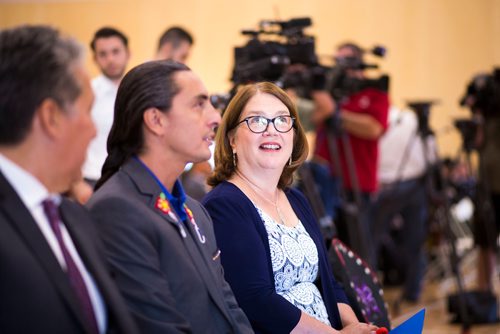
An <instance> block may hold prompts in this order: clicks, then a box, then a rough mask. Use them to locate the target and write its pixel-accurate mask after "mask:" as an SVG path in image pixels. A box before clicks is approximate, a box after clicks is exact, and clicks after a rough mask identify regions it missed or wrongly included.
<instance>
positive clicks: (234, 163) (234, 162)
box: [233, 152, 236, 168]
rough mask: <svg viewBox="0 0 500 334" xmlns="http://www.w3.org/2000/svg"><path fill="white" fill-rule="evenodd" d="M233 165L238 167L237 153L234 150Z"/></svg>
mask: <svg viewBox="0 0 500 334" xmlns="http://www.w3.org/2000/svg"><path fill="white" fill-rule="evenodd" d="M233 166H234V168H236V153H235V152H233Z"/></svg>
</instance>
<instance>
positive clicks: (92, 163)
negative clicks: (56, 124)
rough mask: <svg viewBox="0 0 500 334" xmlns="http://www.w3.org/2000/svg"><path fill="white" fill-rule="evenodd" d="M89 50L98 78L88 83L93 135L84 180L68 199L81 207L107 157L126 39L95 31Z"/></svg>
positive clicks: (124, 63)
mask: <svg viewBox="0 0 500 334" xmlns="http://www.w3.org/2000/svg"><path fill="white" fill-rule="evenodd" d="M90 48H91V49H92V52H93V58H94V62H95V64H96V65H97V67H98V68H99V70H100V71H101V74H100V75H99V76H97V77H96V78H94V79H93V80H92V90H93V91H94V95H95V100H94V105H93V107H92V119H93V120H94V124H95V125H96V128H97V135H96V137H95V138H94V139H93V140H92V141H91V142H90V145H89V148H88V150H87V159H86V160H85V163H84V164H83V169H82V173H83V178H84V179H83V180H81V181H79V182H77V183H75V184H74V185H73V187H72V195H73V196H74V197H75V198H76V199H77V200H78V201H79V202H81V203H82V204H83V203H85V202H86V201H87V200H88V198H89V197H90V195H91V194H92V192H93V188H94V186H95V183H96V182H97V180H98V179H99V178H100V177H101V169H102V165H103V164H104V160H105V159H106V156H107V152H106V140H107V139H108V134H109V130H110V129H111V124H112V123H113V110H114V105H115V98H116V92H117V91H118V85H119V84H120V81H121V79H122V78H123V76H124V75H125V69H126V68H127V64H128V61H129V59H130V51H129V48H128V39H127V37H126V36H125V35H124V34H123V33H122V32H120V31H118V30H117V29H115V28H111V27H103V28H100V29H99V30H97V31H96V32H95V34H94V37H93V38H92V41H91V42H90Z"/></svg>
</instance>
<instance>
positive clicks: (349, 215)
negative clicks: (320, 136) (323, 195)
mask: <svg viewBox="0 0 500 334" xmlns="http://www.w3.org/2000/svg"><path fill="white" fill-rule="evenodd" d="M340 112H341V111H340V104H337V106H336V111H335V113H334V115H335V116H334V118H333V119H332V120H331V122H330V123H329V128H328V129H327V134H326V135H327V143H328V150H329V152H330V157H331V158H332V160H333V162H334V168H335V171H336V173H337V178H338V180H339V185H338V189H339V193H340V199H341V208H342V212H343V217H341V219H339V221H338V222H337V230H338V232H339V237H340V239H341V240H344V241H346V243H347V244H348V245H349V247H350V248H351V249H352V250H353V251H355V252H356V253H357V254H358V255H359V257H361V258H362V259H365V260H367V259H370V251H369V250H370V247H368V238H367V235H366V228H363V226H362V221H361V208H362V198H361V191H360V186H359V180H358V176H357V174H356V166H355V161H354V157H353V153H352V149H351V143H350V140H349V137H348V136H347V133H346V132H345V131H344V130H342V128H341V127H340V126H339V117H340V116H339V115H340ZM337 139H340V143H341V145H342V148H343V152H344V155H345V159H346V162H347V170H346V173H343V172H342V167H341V163H340V161H341V160H340V152H339V147H338V141H337ZM344 174H347V177H348V178H349V180H350V183H351V186H352V195H353V199H354V201H352V200H350V199H348V196H347V193H346V190H345V189H344V187H343V184H342V181H343V180H345V177H346V175H344ZM369 262H372V261H371V260H370V261H369ZM370 264H371V263H370Z"/></svg>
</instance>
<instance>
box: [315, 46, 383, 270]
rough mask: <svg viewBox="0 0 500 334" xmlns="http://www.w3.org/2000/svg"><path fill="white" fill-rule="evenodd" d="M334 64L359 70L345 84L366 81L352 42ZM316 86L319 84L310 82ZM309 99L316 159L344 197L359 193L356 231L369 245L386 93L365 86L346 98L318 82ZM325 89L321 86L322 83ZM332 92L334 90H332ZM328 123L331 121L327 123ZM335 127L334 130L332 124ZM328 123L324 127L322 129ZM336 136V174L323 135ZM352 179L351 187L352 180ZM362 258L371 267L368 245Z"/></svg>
mask: <svg viewBox="0 0 500 334" xmlns="http://www.w3.org/2000/svg"><path fill="white" fill-rule="evenodd" d="M335 59H336V62H337V66H341V65H340V64H342V63H345V62H354V63H357V64H359V65H360V66H356V67H347V68H346V69H345V73H344V75H345V77H346V79H347V80H358V81H360V82H362V81H364V80H365V74H364V67H365V66H363V65H364V62H363V50H362V49H361V48H360V47H359V46H358V45H356V44H354V43H344V44H341V45H340V46H339V47H338V49H337V53H336V57H335ZM315 81H319V82H321V80H315ZM313 86H314V87H313V88H314V89H315V90H313V92H312V94H311V95H312V98H313V101H314V103H315V106H316V108H315V111H314V113H313V122H314V123H315V124H316V126H317V136H316V147H315V157H316V159H317V160H319V161H324V162H326V163H327V164H328V165H329V166H330V170H331V172H332V175H333V176H334V177H336V178H337V179H338V178H339V177H341V179H340V182H341V183H342V187H343V188H344V190H345V192H346V196H347V199H349V200H353V199H354V197H355V195H356V192H360V195H361V196H360V197H361V203H358V204H360V206H361V207H360V208H359V210H360V211H359V221H360V225H361V231H360V233H362V234H364V236H363V239H364V240H365V241H366V242H369V241H370V239H369V237H368V231H369V221H368V216H367V211H368V208H369V205H370V203H371V199H372V196H373V195H374V194H375V192H376V191H377V164H378V140H379V138H380V136H381V135H382V134H383V133H384V131H385V129H386V127H387V115H388V110H389V98H388V94H387V92H386V91H383V90H381V89H378V88H376V87H371V86H366V87H365V88H361V89H360V90H358V91H354V92H350V93H348V95H347V96H341V97H339V96H335V97H334V96H333V95H334V94H332V92H331V91H328V90H327V89H326V87H321V83H320V84H318V83H317V82H316V83H314V84H313ZM325 86H326V85H325ZM332 88H335V87H332ZM332 119H333V120H334V121H333V122H332ZM332 123H335V124H336V126H331V124H332ZM327 124H328V125H327ZM329 131H330V132H331V131H333V132H335V133H334V134H335V135H336V137H337V143H338V145H337V148H338V153H339V154H338V155H339V160H340V164H339V165H340V169H341V170H340V171H338V170H335V169H336V168H335V161H334V159H335V157H333V156H331V153H330V152H331V148H330V147H329V145H328V132H329ZM340 132H344V133H345V135H346V136H347V138H348V140H349V141H350V146H351V147H350V151H351V152H352V157H353V159H352V160H353V164H354V169H355V170H351V169H350V167H349V159H348V157H349V156H348V155H349V154H351V152H349V151H348V149H346V148H345V147H343V146H342V143H341V141H340V140H339V137H340ZM350 175H351V176H354V177H353V179H355V180H357V181H358V182H357V183H358V184H359V189H356V188H357V187H356V184H352V182H351V177H349V176H350ZM368 248H369V249H368V251H367V253H366V254H359V255H360V256H362V257H364V258H365V260H367V261H368V262H369V263H370V264H373V263H374V259H373V258H369V257H372V254H373V252H371V251H370V250H371V249H370V248H371V247H370V246H368Z"/></svg>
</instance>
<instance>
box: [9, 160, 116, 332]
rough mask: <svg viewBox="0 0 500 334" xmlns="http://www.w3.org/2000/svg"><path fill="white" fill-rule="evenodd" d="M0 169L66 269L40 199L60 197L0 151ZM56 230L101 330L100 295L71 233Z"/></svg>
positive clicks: (104, 320) (102, 310) (57, 200)
mask: <svg viewBox="0 0 500 334" xmlns="http://www.w3.org/2000/svg"><path fill="white" fill-rule="evenodd" d="M0 170H1V171H2V173H3V175H4V176H5V178H6V179H7V181H8V182H9V183H10V185H11V186H12V187H13V188H14V190H15V191H16V193H17V194H18V195H19V197H20V198H21V201H22V202H23V204H24V205H25V206H26V208H27V209H28V211H29V212H30V213H31V215H32V217H33V219H34V220H35V222H36V224H37V225H38V228H39V229H40V231H41V232H42V234H43V236H44V237H45V239H46V240H47V243H48V244H49V246H50V249H51V250H52V252H53V253H54V255H55V257H56V259H57V261H58V262H59V264H60V265H61V267H62V268H63V270H66V262H65V261H64V256H63V254H62V251H61V247H60V246H59V243H58V241H57V238H56V235H55V234H54V231H53V230H52V227H50V223H49V220H48V218H47V216H46V215H45V212H44V210H43V205H42V202H43V201H44V200H45V199H47V198H49V197H50V198H51V199H52V200H53V201H54V202H55V203H56V204H57V205H59V204H60V203H61V197H60V196H59V195H55V194H49V192H48V190H47V188H45V186H44V185H43V184H42V183H41V182H40V181H38V179H36V178H35V177H34V176H33V175H31V174H30V173H28V172H27V171H26V170H24V169H22V168H21V167H20V166H18V165H17V164H15V163H14V162H12V161H11V160H9V159H8V158H6V157H5V156H4V155H2V154H0ZM60 229H61V234H62V237H63V240H64V244H65V245H66V248H67V249H68V252H69V253H70V255H71V257H72V258H73V261H74V262H75V264H76V266H77V267H78V270H79V271H80V273H81V275H82V277H83V280H84V281H85V285H86V287H87V291H88V293H89V296H90V300H91V302H92V307H93V309H94V314H95V317H96V320H97V325H98V327H99V332H100V333H105V331H106V327H107V315H106V308H105V305H104V301H103V299H102V296H101V294H100V292H99V290H98V288H97V285H96V284H95V282H94V280H93V278H92V276H90V274H89V272H88V271H87V269H86V268H85V265H84V264H83V262H82V259H81V258H80V256H79V255H78V252H77V250H76V248H75V245H74V243H73V240H72V239H71V236H70V235H69V233H68V230H67V229H66V227H65V226H64V224H60Z"/></svg>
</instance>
